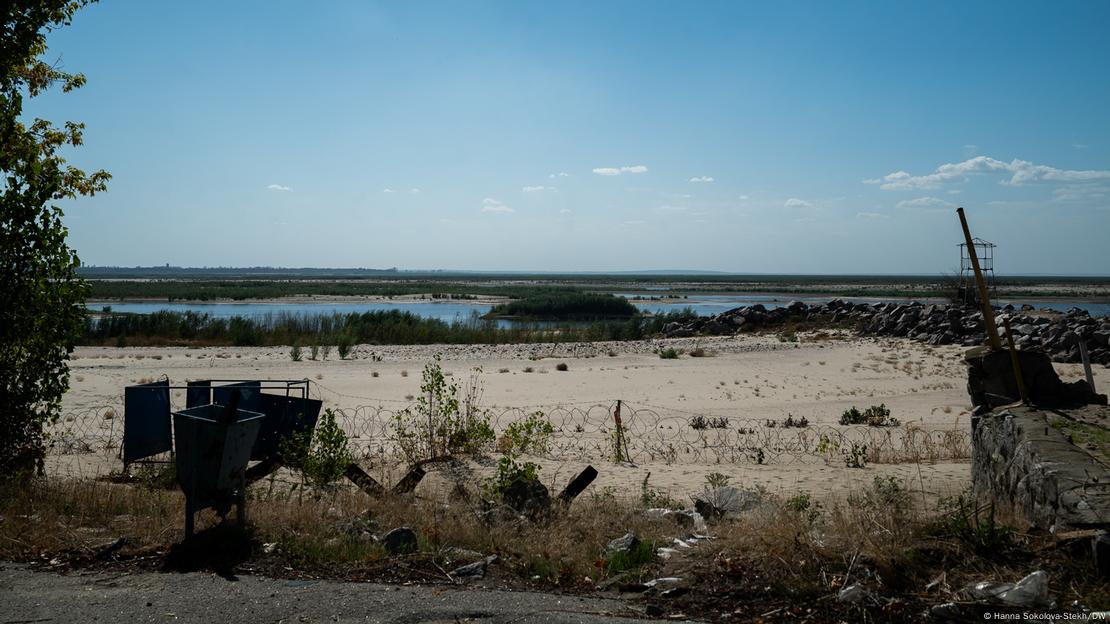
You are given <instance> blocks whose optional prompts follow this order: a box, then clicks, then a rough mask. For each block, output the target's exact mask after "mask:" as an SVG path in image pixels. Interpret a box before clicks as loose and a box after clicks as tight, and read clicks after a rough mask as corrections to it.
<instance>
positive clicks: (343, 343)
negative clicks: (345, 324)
mask: <svg viewBox="0 0 1110 624" xmlns="http://www.w3.org/2000/svg"><path fill="white" fill-rule="evenodd" d="M352 346H354V340H352V339H351V336H350V334H340V335H339V340H338V341H337V343H336V345H335V349H336V351H338V352H339V359H341V360H345V359H347V356H348V355H349V354H350V353H351V347H352Z"/></svg>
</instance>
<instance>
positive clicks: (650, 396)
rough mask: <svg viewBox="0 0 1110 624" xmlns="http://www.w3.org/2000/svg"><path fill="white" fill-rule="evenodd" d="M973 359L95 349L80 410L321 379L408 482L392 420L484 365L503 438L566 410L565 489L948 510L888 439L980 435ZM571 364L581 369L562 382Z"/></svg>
mask: <svg viewBox="0 0 1110 624" xmlns="http://www.w3.org/2000/svg"><path fill="white" fill-rule="evenodd" d="M663 347H675V348H677V349H679V350H684V351H687V352H689V351H690V350H691V349H693V348H695V347H701V348H703V349H705V350H706V351H707V352H708V356H707V357H689V356H688V355H683V356H682V357H680V358H679V359H676V360H664V359H660V357H659V356H658V355H657V354H656V353H655V351H657V350H658V349H659V348H663ZM962 351H963V350H962V348H959V347H929V346H926V345H922V344H919V343H916V342H913V341H909V340H899V339H870V338H868V339H860V338H847V339H834V340H819V339H815V338H814V337H812V336H809V335H803V336H802V338H801V340H800V341H799V342H797V343H794V342H780V341H779V340H778V339H776V338H775V337H773V336H740V337H727V338H702V339H675V340H654V341H636V342H625V343H579V344H559V345H551V344H547V345H500V346H485V345H466V346H451V345H431V346H384V347H383V346H370V345H360V346H359V347H357V349H356V350H355V352H354V354H353V355H352V356H350V358H349V359H347V360H340V359H338V356H337V355H336V354H335V351H334V350H333V351H332V353H331V354H330V356H329V357H328V359H327V360H323V359H319V360H317V361H312V360H310V359H308V357H309V353H308V349H307V348H306V349H305V359H304V360H303V361H300V362H293V361H292V360H291V359H290V357H289V348H288V347H282V348H279V347H244V348H200V349H188V348H140V347H129V348H107V347H104V348H102V347H95V348H93V347H90V348H80V349H78V350H77V351H76V352H75V353H74V357H73V361H72V389H71V390H70V392H69V393H68V394H67V395H66V396H65V399H64V409H65V411H66V412H67V413H68V414H69V415H70V420H69V424H70V425H71V426H72V425H74V424H78V425H80V427H77V428H74V431H78V432H79V433H82V435H85V434H87V435H88V436H89V437H90V438H97V440H104V439H113V440H118V438H119V434H120V428H121V426H122V418H120V417H119V414H121V413H122V404H123V401H122V393H123V388H124V386H126V385H129V384H132V383H138V382H142V381H149V380H152V379H154V378H159V377H161V376H163V375H165V376H167V377H168V378H169V379H170V380H171V382H172V383H174V384H178V383H180V384H184V382H185V381H187V380H192V379H205V378H212V379H261V380H267V379H273V380H276V379H309V380H310V381H311V382H312V384H313V391H312V393H313V396H315V397H317V398H320V399H322V400H323V401H324V405H325V407H327V408H332V409H337V410H340V412H341V414H342V418H341V421H342V422H343V423H344V426H345V428H347V429H348V430H349V431H350V432H351V433H352V435H357V436H358V437H357V438H356V440H355V442H356V444H358V445H359V446H360V448H363V449H367V450H374V449H376V450H377V452H376V454H374V455H373V457H371V458H370V459H368V460H367V461H366V463H367V464H369V465H370V466H371V469H372V471H377V473H378V474H379V475H381V477H382V478H383V479H385V480H387V481H388V480H390V479H394V478H398V477H399V475H398V474H397V472H398V471H401V470H403V468H402V466H401V465H400V464H399V463H397V462H395V461H392V460H389V461H387V460H385V459H383V458H382V455H381V454H380V449H381V448H383V447H388V446H389V445H390V443H389V442H388V440H386V438H388V436H389V432H390V430H389V425H388V422H389V419H390V418H391V417H392V415H393V414H394V413H395V412H396V411H398V410H400V409H403V408H404V407H406V406H408V405H410V404H411V403H412V401H413V397H414V396H415V395H417V394H419V393H420V384H421V369H422V368H423V366H424V364H425V363H427V362H428V361H430V360H431V359H432V358H433V357H434V356H436V355H439V356H440V358H441V362H442V366H443V369H444V370H445V371H446V372H447V373H449V374H450V375H451V377H450V378H449V379H450V380H451V381H453V382H455V383H458V384H459V385H460V386H462V385H464V384H465V383H466V382H467V381H468V380H469V379H471V377H472V376H473V375H475V374H476V373H475V369H480V370H481V373H480V374H477V378H478V379H479V380H480V382H481V386H482V388H483V392H482V395H481V403H482V405H483V406H484V407H486V408H488V409H489V410H490V413H491V415H492V418H493V421H494V424H495V426H496V427H497V428H498V429H502V428H504V427H505V426H506V425H507V424H508V423H509V422H511V421H512V420H514V419H516V418H519V417H520V416H522V415H524V414H526V413H529V412H531V411H535V410H542V411H544V412H545V413H547V414H548V415H549V417H550V418H551V419H552V420H553V421H554V422H555V424H556V427H557V429H558V432H557V434H556V436H555V439H554V447H555V448H554V450H553V452H552V453H550V454H549V455H548V456H546V457H542V458H534V459H536V461H538V462H539V463H540V464H541V465H542V466H543V472H542V475H543V478H544V480H545V481H547V482H549V483H551V485H552V486H554V487H561V486H562V485H563V484H565V483H566V481H568V480H569V479H570V478H571V477H572V476H573V474H574V473H576V472H577V471H578V470H580V469H581V468H582V467H584V466H585V465H587V464H593V465H594V466H596V467H597V468H599V470H600V472H601V476H600V477H599V478H598V480H597V481H596V483H595V486H594V488H595V490H596V491H598V492H601V491H611V492H614V493H617V494H622V495H637V494H638V493H639V491H640V490H639V488H640V484H641V483H642V481H643V479H644V477H645V476H647V474H648V473H650V474H651V477H650V481H649V483H650V485H651V486H652V487H655V488H659V489H661V490H664V491H666V492H669V493H671V494H672V496H674V497H676V498H684V497H686V496H688V495H690V494H692V493H695V492H697V491H699V490H700V489H701V486H702V483H703V482H704V477H705V475H706V474H707V473H710V472H720V473H723V474H726V475H729V476H731V477H732V479H733V483H735V484H738V485H745V486H755V485H760V486H763V487H766V488H768V489H770V490H772V491H776V492H781V493H784V494H789V493H790V492H793V491H798V490H805V491H809V492H812V493H814V494H816V495H818V496H823V495H827V494H831V493H843V492H844V491H847V490H851V489H854V488H857V487H860V486H863V485H866V484H868V483H870V482H871V480H872V479H873V478H874V477H875V476H878V475H887V474H889V475H894V476H897V477H898V478H901V479H903V480H904V481H905V482H906V483H907V484H911V485H913V487H914V489H915V490H916V491H920V492H921V493H922V495H923V496H928V497H930V498H935V497H936V496H942V495H950V494H954V493H958V492H959V491H961V490H963V489H964V488H966V487H967V485H968V479H969V464H968V462H967V459H966V458H956V459H952V458H950V457H945V456H944V455H943V453H942V454H941V455H936V456H933V457H931V458H930V457H928V456H923V455H922V454H921V452H920V451H917V454H916V455H914V457H915V458H916V460H915V461H909V459H908V458H907V457H902V458H901V459H898V458H897V455H898V454H897V453H890V454H886V455H884V454H883V453H880V452H879V451H880V447H881V446H882V445H884V444H885V445H890V446H891V448H892V449H893V448H894V447H898V446H900V445H902V444H904V442H902V436H903V435H905V432H906V431H907V430H913V431H916V432H917V433H916V434H915V435H918V436H925V437H928V436H932V438H931V440H933V441H934V442H935V441H938V440H945V441H948V442H951V440H953V439H955V438H954V437H948V436H949V435H950V434H948V433H947V432H955V433H953V434H951V436H956V437H958V436H960V435H962V436H965V437H966V432H967V431H968V429H969V426H970V423H969V410H970V404H969V401H968V397H967V393H966V390H965V371H964V366H963V363H962V358H961V355H962ZM559 363H565V364H566V365H567V368H568V370H567V371H565V372H562V371H557V370H556V365H557V364H559ZM1057 368H1058V370H1059V371H1060V372H1061V374H1062V375H1063V376H1064V377H1065V379H1068V380H1071V379H1076V378H1079V377H1080V376H1081V374H1082V373H1081V369H1080V367H1078V366H1077V365H1066V364H1065V365H1057ZM528 369H530V370H531V372H526V371H527V370H528ZM375 373H376V375H377V376H375ZM1108 383H1110V375H1108V374H1107V370H1106V369H1104V368H1099V369H1098V370H1097V371H1096V385H1099V386H1100V387H1106V385H1107V384H1108ZM617 400H620V401H621V404H622V416H623V419H624V423H625V425H626V426H627V427H628V428H629V436H630V440H629V446H630V447H631V448H630V450H631V455H632V457H631V459H632V462H631V463H622V464H614V463H612V462H611V461H609V455H610V452H611V445H610V443H609V440H610V434H611V431H612V412H613V409H614V407H615V404H616V402H617ZM173 401H174V404H175V406H183V403H184V393H183V392H179V391H175V392H174V396H173ZM879 403H883V404H885V405H887V406H888V407H889V408H890V409H891V413H892V416H894V417H895V418H897V419H899V420H900V421H901V423H902V426H901V427H896V428H891V429H889V430H888V429H887V428H867V427H863V428H856V429H855V430H852V431H849V432H848V434H850V435H848V434H843V433H841V432H842V430H844V429H845V428H842V427H839V425H837V424H836V423H837V420H838V419H839V416H840V414H841V412H842V411H843V410H845V409H847V408H848V407H852V406H857V407H859V408H860V409H863V408H865V407H867V406H869V405H873V404H879ZM109 410H110V411H109ZM105 414H108V415H109V417H108V418H105ZM788 415H790V416H792V417H794V418H805V419H806V420H807V421H808V422H809V423H810V426H809V427H808V428H805V429H791V430H783V429H781V427H774V428H769V427H768V424H767V421H768V420H770V421H775V422H776V424H778V423H780V422H781V421H782V420H783V419H785V418H786V417H787V416H788ZM697 416H703V417H705V418H708V419H717V418H719V419H725V420H726V421H727V423H728V425H727V428H725V429H719V430H718V429H709V430H701V431H695V430H694V429H692V428H691V427H690V426H689V423H690V421H691V419H693V418H695V417H697ZM62 426H63V427H64V426H66V423H65V422H63V423H62ZM860 429H862V431H860ZM90 431H91V432H92V433H89V432H90ZM822 432H828V433H829V434H830V436H832V437H835V439H836V440H839V441H840V443H841V444H842V445H843V446H844V447H847V445H848V444H850V443H851V442H850V441H855V440H859V441H860V443H861V444H863V443H864V442H866V443H867V444H868V446H869V447H870V452H871V459H872V460H873V461H870V462H868V465H867V467H866V468H862V469H860V468H849V467H847V466H846V464H845V461H844V458H843V454H842V453H841V452H839V449H838V448H833V449H831V450H830V449H826V452H825V453H824V454H817V453H814V452H812V445H813V442H814V440H815V439H816V438H817V437H819V436H820V435H821V434H822ZM799 436H802V437H803V438H805V439H806V440H808V442H806V444H809V445H810V446H809V448H810V450H809V451H799V450H798V449H797V448H796V447H797V440H798V439H799V438H798V437H799ZM836 436H840V437H836ZM117 443H118V442H117ZM93 446H94V447H96V446H97V445H96V444H93ZM803 446H804V445H803ZM934 446H935V448H934V447H933V446H931V447H929V448H930V449H933V451H929V452H934V451H935V450H936V449H941V444H939V443H937V444H935V445H934ZM915 448H916V447H915ZM941 451H943V449H941ZM927 454H928V453H926V455H927ZM51 465H52V466H53V467H54V469H55V471H57V472H71V473H79V474H81V475H83V476H90V475H94V474H101V473H104V472H107V471H109V470H119V469H120V463H119V461H118V460H117V459H115V458H114V457H113V452H112V451H111V450H110V449H109V450H104V449H102V448H95V452H93V453H86V454H84V455H81V454H77V453H73V454H70V455H66V456H64V457H55V458H53V459H52V464H51ZM474 468H475V469H476V470H477V471H478V477H480V476H481V475H482V474H483V473H486V472H488V471H489V467H488V466H482V465H475V466H474ZM427 481H428V483H427V484H426V486H422V487H435V485H436V484H437V479H436V478H434V477H433V478H431V479H428V480H427Z"/></svg>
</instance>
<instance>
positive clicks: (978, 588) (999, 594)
mask: <svg viewBox="0 0 1110 624" xmlns="http://www.w3.org/2000/svg"><path fill="white" fill-rule="evenodd" d="M968 593H970V594H971V597H972V598H974V599H975V600H978V601H980V602H991V601H997V602H1001V603H1004V604H1007V605H1010V606H1014V607H1047V606H1050V605H1051V604H1052V600H1051V598H1050V597H1049V595H1048V573H1047V572H1045V571H1044V570H1037V571H1036V572H1033V573H1031V574H1029V575H1028V576H1026V577H1025V578H1023V579H1021V580H1020V581H1018V582H1017V583H996V582H993V581H980V582H978V583H976V584H974V585H972V586H971V588H970V589H969V590H968Z"/></svg>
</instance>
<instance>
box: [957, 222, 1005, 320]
mask: <svg viewBox="0 0 1110 624" xmlns="http://www.w3.org/2000/svg"><path fill="white" fill-rule="evenodd" d="M958 247H959V250H960V298H961V300H962V301H963V302H964V303H968V304H976V303H979V289H978V287H977V284H976V280H975V267H974V264H973V260H972V253H971V252H972V251H974V252H975V253H974V257H975V259H976V260H978V262H979V273H980V275H982V277H983V282H984V284H985V285H986V287H987V290H988V291H993V290H994V287H995V280H994V248H995V247H996V245H995V244H994V243H992V242H990V241H987V240H983V239H981V238H978V237H976V238H972V239H970V247H969V244H968V242H967V241H966V240H965V242H962V243H960V244H959V245H958Z"/></svg>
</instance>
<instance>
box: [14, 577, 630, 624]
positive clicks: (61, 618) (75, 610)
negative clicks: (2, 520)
mask: <svg viewBox="0 0 1110 624" xmlns="http://www.w3.org/2000/svg"><path fill="white" fill-rule="evenodd" d="M638 615H639V616H642V612H636V611H634V610H632V609H631V608H630V607H629V605H626V604H624V603H622V602H620V601H616V600H605V599H596V598H582V597H578V596H567V595H557V594H539V593H532V592H512V591H489V590H477V589H475V590H468V589H465V588H459V589H453V588H439V587H420V586H409V587H398V586H389V585H376V584H371V583H336V582H331V581H284V580H273V579H267V578H261V577H252V576H243V577H239V578H238V579H236V580H227V579H225V578H221V577H219V576H216V575H214V574H206V573H187V574H174V573H157V572H140V573H133V574H128V573H123V574H121V573H118V572H116V573H104V572H92V573H89V572H74V573H70V574H65V575H62V574H56V573H52V572H37V571H32V570H30V569H29V568H28V567H26V566H24V565H19V564H2V565H0V624H32V623H35V624H37V623H39V622H43V623H46V622H113V623H116V622H118V623H121V624H122V623H130V622H204V623H206V624H207V623H210V622H226V623H228V624H245V623H253V622H273V623H276V622H374V623H382V624H386V623H388V624H417V623H425V622H427V623H439V622H443V623H451V624H455V623H460V622H505V623H507V622H513V623H514V624H529V623H537V624H538V623H540V622H545V623H564V624H593V623H603V622H621V623H624V624H627V623H630V622H646V621H649V620H644V619H638V618H637V616H638Z"/></svg>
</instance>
